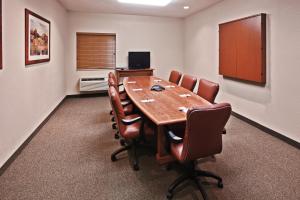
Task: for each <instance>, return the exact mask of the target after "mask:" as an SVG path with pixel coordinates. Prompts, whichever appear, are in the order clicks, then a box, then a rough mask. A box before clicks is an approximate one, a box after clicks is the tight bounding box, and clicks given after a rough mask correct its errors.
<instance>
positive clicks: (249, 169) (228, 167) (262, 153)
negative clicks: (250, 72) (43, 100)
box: [0, 97, 300, 200]
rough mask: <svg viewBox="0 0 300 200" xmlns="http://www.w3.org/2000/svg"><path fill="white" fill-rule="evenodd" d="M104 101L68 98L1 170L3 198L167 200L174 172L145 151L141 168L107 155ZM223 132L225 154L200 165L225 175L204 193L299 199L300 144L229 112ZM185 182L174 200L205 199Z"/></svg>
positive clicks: (109, 141)
mask: <svg viewBox="0 0 300 200" xmlns="http://www.w3.org/2000/svg"><path fill="white" fill-rule="evenodd" d="M109 107H110V106H109V102H108V98H107V97H98V98H75V99H67V100H66V101H65V102H64V104H63V105H62V106H61V107H60V108H59V109H58V111H57V112H56V113H55V114H54V115H53V116H52V117H51V119H50V120H49V121H48V122H47V124H46V125H45V126H44V127H43V128H42V129H41V130H40V132H39V133H38V134H37V135H36V136H35V137H34V138H33V140H32V141H31V142H30V143H29V145H28V146H27V147H26V148H25V149H24V150H23V151H22V153H21V154H20V155H19V156H18V157H17V159H16V160H15V161H14V162H13V163H12V164H11V165H10V166H9V168H8V169H7V170H6V171H5V172H4V173H3V174H2V176H1V177H0V199H1V200H7V199H9V200H19V199H24V200H25V199H26V200H36V199H38V200H44V199H55V200H58V199H72V200H73V199H91V200H92V199H105V200H106V199H108V200H111V199H112V200H114V199H116V200H135V199H137V200H140V199H142V200H148V199H149V200H153V199H165V193H166V190H167V187H168V186H169V184H170V183H171V182H172V181H173V180H174V179H175V178H177V177H178V175H179V174H180V172H179V171H178V170H171V171H166V170H165V169H164V168H163V167H160V166H158V165H157V164H156V161H155V157H154V156H153V155H152V154H143V155H142V157H141V158H140V171H138V172H135V171H133V170H132V168H131V167H130V165H129V162H128V158H127V154H126V152H125V153H124V154H122V156H121V157H122V159H120V160H118V161H117V162H111V161H110V154H111V153H112V152H113V151H114V150H116V149H117V148H119V143H118V142H117V141H116V140H115V139H114V138H113V131H112V129H111V122H110V117H109V114H108V113H109V109H110V108H109ZM223 138H224V140H223V144H224V148H223V152H222V153H221V154H220V155H217V156H216V159H215V160H208V161H206V162H201V163H200V165H201V167H202V168H203V169H208V170H210V171H212V172H215V173H216V174H218V175H220V176H221V177H222V178H223V182H224V188H223V189H219V188H217V187H216V184H215V182H214V180H210V179H206V182H209V183H210V184H206V185H205V189H206V191H207V193H208V196H209V199H219V200H227V199H228V200H234V199H257V200H262V199H264V200H265V199H268V200H269V199H284V200H299V199H300V189H299V188H300V170H299V169H300V153H299V150H298V149H296V148H294V147H292V146H290V145H288V144H286V143H284V142H282V141H280V140H278V139H276V138H274V137H272V136H270V135H268V134H266V133H263V132H261V131H260V130H258V129H256V128H254V127H252V126H250V125H248V124H246V123H244V122H242V121H240V120H238V119H236V118H234V117H231V119H230V121H229V123H228V124H227V135H224V137H223ZM175 168H176V167H175ZM186 185H187V187H184V188H182V187H181V188H179V191H178V192H177V193H176V194H175V196H174V199H193V200H196V199H202V197H201V194H200V192H199V191H198V190H197V188H196V186H194V185H193V184H186Z"/></svg>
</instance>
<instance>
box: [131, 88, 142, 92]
mask: <svg viewBox="0 0 300 200" xmlns="http://www.w3.org/2000/svg"><path fill="white" fill-rule="evenodd" d="M142 90H143V89H142V88H135V89H132V91H134V92H136V91H142Z"/></svg>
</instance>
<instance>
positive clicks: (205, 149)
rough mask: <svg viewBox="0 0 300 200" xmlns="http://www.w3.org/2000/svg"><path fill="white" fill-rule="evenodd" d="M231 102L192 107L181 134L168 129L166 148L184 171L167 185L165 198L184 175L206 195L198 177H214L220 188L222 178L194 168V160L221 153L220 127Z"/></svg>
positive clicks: (227, 114) (223, 123)
mask: <svg viewBox="0 0 300 200" xmlns="http://www.w3.org/2000/svg"><path fill="white" fill-rule="evenodd" d="M230 114H231V106H230V104H227V103H221V104H213V105H212V106H209V107H203V108H193V109H191V110H189V111H188V113H187V122H186V128H185V133H184V136H183V138H180V137H178V136H176V135H175V134H174V133H173V132H172V131H170V130H169V131H168V132H167V135H168V137H169V139H170V141H171V146H170V151H171V154H172V155H173V156H174V157H175V159H176V160H177V161H178V162H180V163H181V164H183V165H184V166H185V168H186V171H185V174H184V175H183V176H181V177H179V178H178V179H176V180H175V181H174V182H173V183H172V184H171V185H170V187H169V188H168V193H167V198H168V199H171V198H172V197H173V191H174V190H175V189H176V187H177V186H178V185H180V184H181V183H182V182H183V181H185V180H187V179H191V180H193V181H194V182H195V183H196V184H197V186H198V188H199V190H200V191H201V193H202V196H203V198H204V199H207V195H206V193H205V191H204V189H203V187H202V185H201V183H200V182H199V180H198V177H201V176H206V177H211V178H215V179H217V180H218V187H220V188H223V182H222V178H221V177H219V176H217V175H215V174H213V173H211V172H208V171H203V170H199V169H195V161H196V160H197V159H199V158H205V157H208V156H213V155H215V154H218V153H221V151H222V131H223V129H224V127H225V125H226V123H227V121H228V119H229V117H230Z"/></svg>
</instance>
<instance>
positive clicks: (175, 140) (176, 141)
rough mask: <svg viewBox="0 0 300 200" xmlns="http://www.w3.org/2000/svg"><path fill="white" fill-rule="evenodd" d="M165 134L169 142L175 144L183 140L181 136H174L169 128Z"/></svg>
mask: <svg viewBox="0 0 300 200" xmlns="http://www.w3.org/2000/svg"><path fill="white" fill-rule="evenodd" d="M167 134H168V137H169V138H170V139H171V142H173V143H175V144H179V143H181V142H182V141H183V139H182V138H181V137H178V136H176V135H175V134H174V133H173V132H172V131H171V130H168V132H167Z"/></svg>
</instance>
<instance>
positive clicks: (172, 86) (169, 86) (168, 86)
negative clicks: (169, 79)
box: [165, 85, 175, 88]
mask: <svg viewBox="0 0 300 200" xmlns="http://www.w3.org/2000/svg"><path fill="white" fill-rule="evenodd" d="M174 87H175V86H174V85H166V86H165V88H174Z"/></svg>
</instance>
